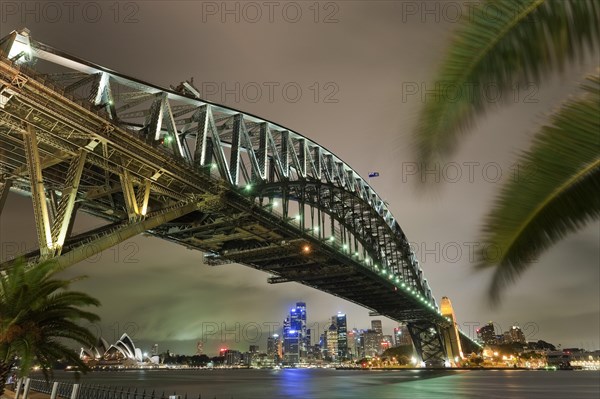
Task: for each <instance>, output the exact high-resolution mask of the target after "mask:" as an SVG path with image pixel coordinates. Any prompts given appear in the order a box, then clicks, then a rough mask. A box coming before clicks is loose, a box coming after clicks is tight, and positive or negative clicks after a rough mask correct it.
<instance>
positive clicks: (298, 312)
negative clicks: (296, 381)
mask: <svg viewBox="0 0 600 399" xmlns="http://www.w3.org/2000/svg"><path fill="white" fill-rule="evenodd" d="M308 339H310V338H308ZM308 344H309V343H308ZM308 344H307V331H306V303H304V302H297V303H296V306H294V307H293V308H292V309H291V310H290V315H289V316H288V317H287V319H286V320H284V322H283V352H284V353H283V355H284V359H285V361H286V362H287V363H292V364H293V363H298V362H299V361H300V359H303V358H305V357H306V354H307V349H308Z"/></svg>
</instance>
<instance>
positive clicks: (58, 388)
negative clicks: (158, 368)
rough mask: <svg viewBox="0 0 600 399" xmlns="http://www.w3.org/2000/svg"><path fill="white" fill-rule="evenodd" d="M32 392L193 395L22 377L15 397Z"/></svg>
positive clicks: (134, 398)
mask: <svg viewBox="0 0 600 399" xmlns="http://www.w3.org/2000/svg"><path fill="white" fill-rule="evenodd" d="M31 392H38V393H43V394H46V395H49V396H50V398H51V399H58V398H66V399H188V398H189V399H192V396H188V394H187V393H180V394H178V393H177V392H176V391H174V392H173V393H172V394H171V393H167V392H165V391H164V390H162V391H156V390H155V389H152V390H150V389H138V388H131V387H116V386H108V385H93V384H76V383H71V382H64V381H46V380H41V379H32V378H25V379H21V380H19V381H18V382H17V384H16V388H15V398H19V399H28V398H29V396H30V394H31ZM194 398H196V397H195V396H194ZM197 398H198V399H202V395H201V394H198V396H197ZM215 398H216V397H215Z"/></svg>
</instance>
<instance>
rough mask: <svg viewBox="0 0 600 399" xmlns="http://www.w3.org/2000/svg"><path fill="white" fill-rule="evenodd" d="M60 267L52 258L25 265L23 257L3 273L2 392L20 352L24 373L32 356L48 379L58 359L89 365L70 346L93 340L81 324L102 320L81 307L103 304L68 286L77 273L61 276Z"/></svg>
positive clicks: (0, 293)
mask: <svg viewBox="0 0 600 399" xmlns="http://www.w3.org/2000/svg"><path fill="white" fill-rule="evenodd" d="M61 270H62V269H61V268H58V267H56V266H55V264H54V263H53V262H43V263H40V264H38V265H36V266H34V267H32V268H29V269H27V268H26V264H25V263H24V262H23V261H16V262H14V263H13V265H12V266H11V267H10V268H9V269H8V270H6V271H5V272H4V273H3V275H0V395H2V394H3V393H4V388H5V383H6V378H7V376H8V374H9V373H10V370H11V368H12V366H13V365H14V362H15V359H16V358H17V357H18V358H20V369H19V375H20V376H21V377H22V376H25V375H27V373H28V372H29V370H30V369H31V366H32V365H33V362H34V361H37V362H38V363H39V364H40V366H41V368H42V370H43V372H44V375H45V376H46V378H48V372H49V370H51V366H52V363H53V362H54V361H56V360H59V359H65V360H66V361H68V362H69V363H71V364H75V365H77V366H79V367H80V368H81V369H82V370H86V366H85V364H84V363H83V362H82V361H81V360H80V359H79V356H78V355H77V353H76V352H75V351H74V350H72V349H71V348H69V347H68V346H67V345H68V344H69V343H73V342H75V343H77V344H81V345H82V346H84V347H89V346H93V345H94V343H95V337H94V335H93V334H92V332H91V331H90V330H88V329H86V328H84V327H82V326H80V325H79V324H77V323H78V322H79V321H83V320H85V321H89V322H95V321H98V320H99V317H98V316H97V315H96V314H94V313H90V312H87V311H85V310H83V309H82V308H83V307H87V306H99V304H100V303H99V302H98V301H97V300H96V299H94V298H92V297H90V296H89V295H87V294H85V293H82V292H77V291H70V290H68V288H69V286H70V284H71V283H72V282H74V281H76V280H78V279H79V278H77V279H72V280H60V279H57V278H56V274H57V273H58V272H60V271H61Z"/></svg>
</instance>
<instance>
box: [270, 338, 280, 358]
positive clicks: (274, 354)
mask: <svg viewBox="0 0 600 399" xmlns="http://www.w3.org/2000/svg"><path fill="white" fill-rule="evenodd" d="M279 342H280V340H279V335H278V334H273V335H271V336H270V337H268V338H267V356H268V357H269V359H276V360H279V359H278V357H279V346H280V345H279Z"/></svg>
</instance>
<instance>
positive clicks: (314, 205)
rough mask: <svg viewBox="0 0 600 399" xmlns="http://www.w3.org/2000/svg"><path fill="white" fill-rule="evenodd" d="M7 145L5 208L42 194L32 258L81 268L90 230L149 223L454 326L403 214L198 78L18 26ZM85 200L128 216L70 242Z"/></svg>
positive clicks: (169, 235)
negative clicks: (43, 38)
mask: <svg viewBox="0 0 600 399" xmlns="http://www.w3.org/2000/svg"><path fill="white" fill-rule="evenodd" d="M42 64H46V65H47V64H52V67H53V72H52V73H51V74H44V73H43V71H42V69H43V68H42V67H41V66H40V65H42ZM34 66H35V67H36V69H32V68H33V67H34ZM56 70H59V72H56ZM0 151H1V153H2V154H6V156H5V155H3V156H2V158H1V160H0V211H1V209H2V205H3V204H4V201H5V199H6V193H7V192H8V190H9V189H13V190H17V191H25V192H27V193H30V194H31V196H32V203H33V209H34V215H35V218H36V226H37V234H38V240H39V243H40V249H39V251H37V252H35V251H34V253H31V254H29V255H28V256H29V257H30V259H33V260H36V261H37V260H40V259H59V261H60V262H61V263H63V264H66V263H68V262H73V263H74V262H76V261H79V260H81V256H83V255H82V254H83V251H81V248H83V247H84V246H85V245H86V243H89V242H90V241H89V240H102V241H98V242H97V244H99V245H97V247H98V248H104V247H105V246H107V245H108V246H110V245H114V244H117V243H118V242H120V241H122V240H123V239H125V237H129V236H131V234H137V233H139V232H141V231H146V232H147V233H149V234H153V235H156V236H158V237H161V238H163V239H167V240H170V241H173V242H176V243H178V244H181V245H184V246H186V247H189V248H194V249H200V250H203V251H208V252H209V253H208V254H207V257H206V262H207V263H210V264H213V265H216V264H222V263H227V262H232V261H235V262H240V263H244V264H247V265H249V266H251V267H255V268H257V269H259V270H263V271H267V272H269V273H271V275H272V278H271V280H270V282H273V283H281V282H284V281H299V282H301V283H303V284H306V285H309V286H314V287H316V288H318V289H322V290H324V291H326V292H330V293H332V294H334V295H339V296H341V297H343V298H346V299H348V300H351V301H354V302H356V303H359V304H361V305H363V306H366V307H368V308H370V309H372V310H374V311H377V312H380V313H381V314H382V315H386V316H389V317H391V318H393V319H394V318H395V319H396V320H399V321H407V320H412V321H414V322H418V321H422V320H427V321H428V322H429V323H434V324H436V325H447V324H448V320H446V319H445V318H443V317H442V316H441V313H440V311H439V308H438V305H437V303H436V302H435V299H434V298H433V295H432V293H431V289H430V287H429V285H428V284H427V280H426V279H425V278H424V276H423V271H422V270H421V268H420V266H419V263H418V261H417V259H416V257H415V255H414V253H413V252H412V251H411V249H410V246H409V242H408V240H407V238H406V236H405V234H404V232H403V231H402V229H401V228H400V225H399V224H398V222H397V220H396V219H395V218H394V216H393V215H392V213H391V212H390V210H389V209H388V206H387V204H386V203H385V202H384V201H383V199H381V197H380V196H379V195H378V194H377V193H375V191H374V190H373V189H372V188H371V187H370V186H369V184H368V183H367V182H366V181H365V180H364V179H363V178H362V177H361V176H360V175H359V174H358V173H357V172H356V171H354V170H353V169H352V168H351V167H350V166H349V165H348V164H346V163H345V162H343V161H342V160H341V159H340V158H339V157H337V156H336V155H335V154H333V153H332V152H330V151H328V150H327V149H325V148H323V147H321V146H320V145H318V144H317V143H316V142H314V141H312V140H310V139H308V138H306V137H304V136H302V135H300V134H298V133H296V132H294V131H292V130H290V129H287V128H285V127H283V126H280V125H277V124H275V123H273V122H270V121H266V120H263V119H260V118H258V117H256V116H253V115H249V114H246V113H243V112H240V111H238V110H235V109H231V108H227V107H223V106H220V105H216V104H211V103H209V102H206V101H204V100H202V99H201V93H199V92H198V91H197V90H196V89H195V88H194V87H193V86H192V85H191V84H190V83H189V82H182V83H181V84H180V85H179V86H178V87H177V88H175V89H171V90H167V89H163V88H160V87H157V86H154V85H151V84H149V83H145V82H141V81H139V80H137V79H134V78H130V77H127V76H125V75H122V74H119V73H117V72H114V71H112V70H109V69H107V68H104V67H101V66H98V65H95V64H92V63H90V62H87V61H84V60H81V59H78V58H76V57H73V56H69V55H66V54H64V53H62V52H61V51H59V50H56V49H54V48H52V47H50V46H47V45H45V44H42V43H40V42H37V41H35V40H33V39H32V38H31V37H30V36H29V34H28V32H27V31H22V32H13V33H11V34H10V35H9V36H7V37H5V38H4V39H1V40H0ZM194 204H195V205H194ZM198 204H202V205H201V206H200V205H198ZM76 209H80V210H82V211H85V212H88V213H91V214H93V215H96V216H99V217H101V218H103V219H106V220H109V221H111V222H112V223H113V225H114V227H113V228H111V229H103V230H102V232H101V234H102V237H99V236H94V235H93V234H91V233H90V234H91V235H87V236H85V238H84V237H71V234H70V227H71V226H72V224H73V220H74V219H75V215H76ZM175 209H179V210H178V211H175ZM184 210H185V211H184ZM90 237H91V238H90ZM78 248H79V249H78ZM78 250H79V251H80V252H77V251H78ZM69 253H71V256H70V257H67V255H69ZM88 256H91V254H90V255H88ZM67 259H70V260H67ZM0 267H6V264H4V265H0ZM336 283H337V284H336ZM413 330H414V331H415V334H421V332H419V331H420V330H417V329H413ZM418 338H419V341H420V342H425V341H424V337H420V335H419V337H418ZM423 353H424V354H427V356H429V355H428V353H429V352H427V350H425V351H424V352H423Z"/></svg>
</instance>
